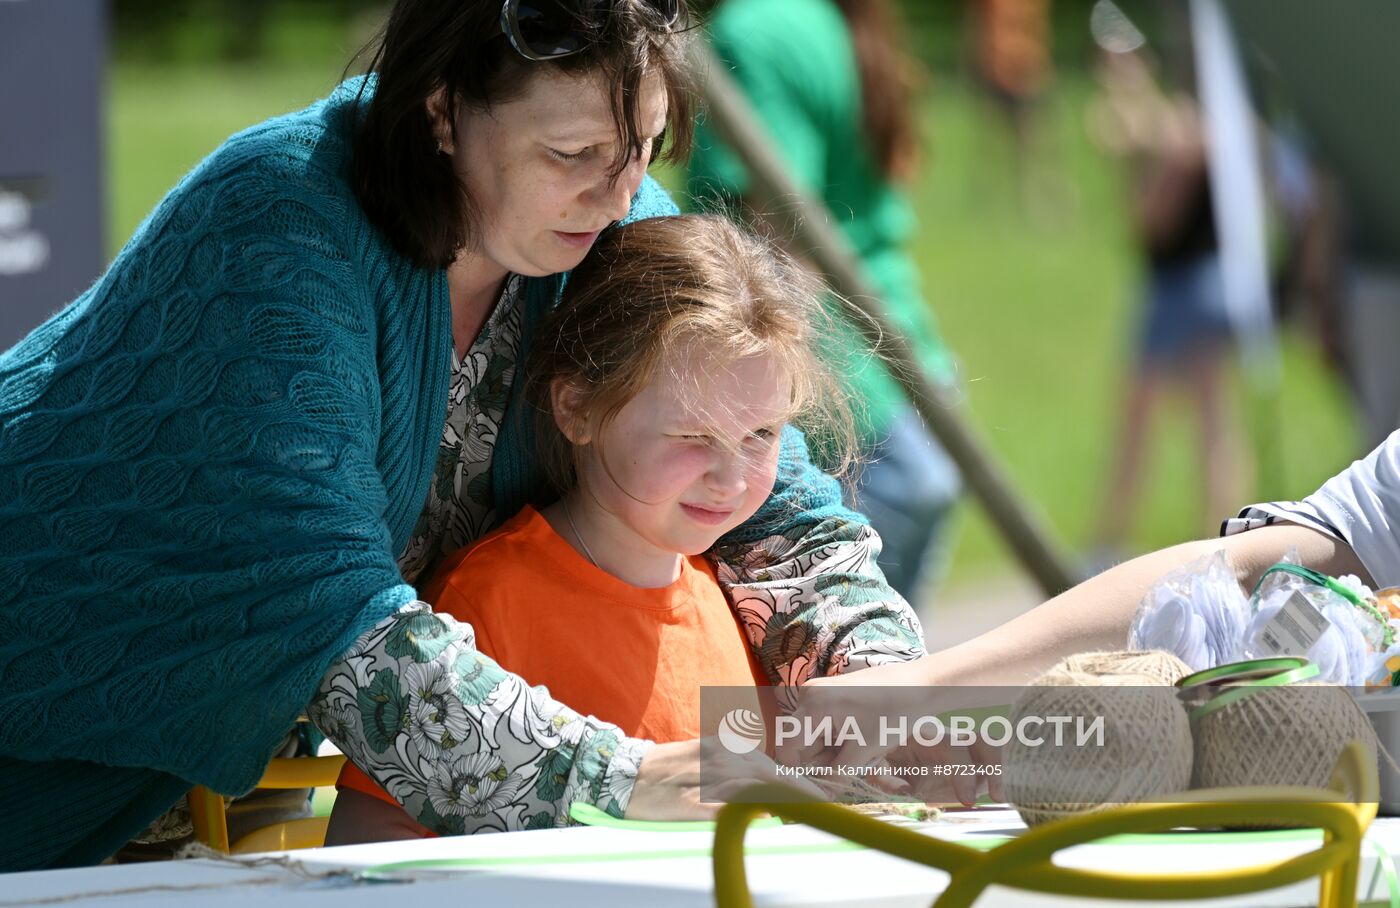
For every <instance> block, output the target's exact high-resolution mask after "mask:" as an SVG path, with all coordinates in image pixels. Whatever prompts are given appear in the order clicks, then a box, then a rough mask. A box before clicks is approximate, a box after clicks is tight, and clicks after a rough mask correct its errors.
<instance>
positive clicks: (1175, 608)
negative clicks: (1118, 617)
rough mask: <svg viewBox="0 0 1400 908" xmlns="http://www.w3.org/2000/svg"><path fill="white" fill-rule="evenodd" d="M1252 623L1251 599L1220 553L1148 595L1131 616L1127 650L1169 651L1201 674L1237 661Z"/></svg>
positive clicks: (1160, 583)
mask: <svg viewBox="0 0 1400 908" xmlns="http://www.w3.org/2000/svg"><path fill="white" fill-rule="evenodd" d="M1249 617H1250V609H1249V599H1248V598H1246V597H1245V594H1244V590H1242V589H1240V582H1239V579H1238V578H1237V577H1236V576H1235V569H1234V568H1233V567H1231V566H1230V561H1229V559H1228V558H1226V557H1225V550H1224V549H1220V550H1218V551H1217V552H1215V553H1214V554H1212V555H1207V556H1206V557H1205V558H1200V559H1198V560H1196V561H1193V562H1192V563H1190V564H1188V565H1185V566H1183V567H1180V568H1177V569H1176V570H1175V571H1172V572H1171V573H1170V574H1167V575H1166V576H1165V577H1163V578H1162V579H1161V580H1159V581H1157V583H1155V584H1154V585H1153V586H1152V589H1150V590H1148V591H1147V595H1146V596H1144V597H1143V600H1142V602H1141V604H1139V605H1138V610H1137V614H1136V615H1134V616H1133V623H1132V626H1131V627H1130V628H1129V631H1128V648H1129V649H1135V650H1149V649H1160V650H1166V651H1167V652H1170V653H1173V654H1175V655H1176V657H1177V658H1179V659H1180V660H1181V661H1182V662H1185V663H1186V664H1187V665H1189V666H1191V669H1192V670H1193V671H1201V670H1203V669H1207V668H1211V667H1212V666H1216V665H1221V664H1223V663H1226V662H1233V661H1235V658H1236V654H1237V653H1238V652H1239V649H1240V645H1241V641H1242V640H1243V638H1244V631H1245V627H1246V625H1248V624H1249Z"/></svg>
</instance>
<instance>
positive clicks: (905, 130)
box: [689, 0, 961, 599]
mask: <svg viewBox="0 0 1400 908" xmlns="http://www.w3.org/2000/svg"><path fill="white" fill-rule="evenodd" d="M709 30H710V34H711V37H712V40H713V41H714V45H715V50H716V52H717V53H718V54H719V55H720V56H721V57H722V58H723V59H724V60H725V62H727V63H728V64H729V65H730V67H731V68H732V69H733V75H734V78H735V80H736V81H737V82H738V84H739V85H740V87H741V88H742V89H743V90H744V93H745V94H746V95H747V96H748V99H749V101H750V102H751V103H752V105H753V109H754V112H755V114H756V115H757V116H758V118H759V120H760V121H761V122H762V124H763V125H764V126H765V127H766V128H767V131H768V134H769V136H770V137H771V138H772V139H773V141H774V143H775V148H776V149H777V151H778V152H779V154H780V155H781V156H782V158H783V160H784V162H785V163H786V164H787V167H788V170H789V172H790V174H791V175H792V177H793V179H794V180H795V181H796V183H797V184H798V185H799V186H801V187H803V188H805V189H806V190H808V191H809V192H810V193H811V194H812V195H813V196H814V197H815V198H818V199H820V200H821V201H823V202H824V203H825V204H826V207H827V209H828V210H829V211H830V212H831V215H832V217H833V218H834V219H835V220H836V222H837V223H838V224H840V225H841V228H842V230H843V232H844V233H845V234H846V237H847V239H849V240H850V242H851V246H852V248H853V250H854V251H855V253H856V254H857V256H859V259H860V263H861V265H862V266H863V267H864V271H865V275H866V277H867V279H868V280H869V281H870V283H871V285H872V286H873V288H874V289H875V290H877V291H878V292H879V294H880V296H881V301H882V302H883V303H884V304H885V309H886V312H887V313H888V315H889V316H890V319H891V320H892V322H893V324H894V325H895V327H897V328H898V329H899V330H900V332H901V333H902V334H903V335H904V336H905V338H906V339H907V340H908V341H909V343H910V344H911V345H912V346H913V348H914V350H915V352H916V353H917V354H918V356H919V359H920V360H921V362H922V365H923V367H924V369H925V370H926V371H927V372H928V374H929V376H930V377H931V378H932V379H933V380H935V381H938V382H944V383H951V382H953V381H954V378H955V376H954V367H953V361H952V358H951V356H950V355H949V353H948V351H947V349H946V348H945V347H944V345H943V342H942V341H941V340H940V338H939V336H938V327H937V325H936V324H935V321H934V317H933V313H932V311H931V309H930V308H929V305H928V302H927V301H926V300H925V299H924V297H923V294H922V292H921V290H920V288H919V274H918V269H917V267H916V266H915V264H914V262H913V261H912V260H911V259H910V257H909V253H908V250H907V248H906V246H907V243H908V240H909V237H910V235H911V233H912V231H913V226H914V221H913V212H912V210H911V208H910V205H909V202H908V200H907V199H906V198H905V195H904V192H903V190H902V187H901V184H902V183H904V182H906V181H907V180H908V179H909V178H911V177H912V176H913V175H914V171H915V167H916V163H917V155H918V142H917V139H918V136H917V130H916V128H915V124H914V119H913V117H914V110H913V101H912V97H911V84H910V83H911V80H910V78H909V73H910V70H911V68H912V62H911V61H910V60H909V58H908V56H907V55H906V54H905V53H904V51H903V47H902V43H901V42H900V40H899V34H898V30H897V26H896V22H895V15H894V10H893V8H892V7H891V4H890V3H889V2H888V0H724V2H722V3H721V4H720V5H719V6H718V7H717V8H716V10H715V13H714V17H713V19H712V20H711V22H710V23H709ZM689 191H690V194H691V196H692V198H693V199H694V200H695V204H696V205H698V206H699V207H702V208H703V207H707V206H709V205H710V204H712V203H713V202H714V201H716V200H718V201H720V202H722V203H724V204H726V205H727V206H730V207H731V208H741V209H745V211H746V216H749V217H752V216H755V215H757V216H758V217H760V218H761V217H762V216H763V212H761V211H758V212H756V211H754V209H753V208H752V207H751V206H750V205H749V203H748V202H747V200H746V196H751V192H750V187H749V186H748V174H747V173H746V172H745V171H744V168H743V166H742V165H741V164H740V162H739V161H738V160H736V159H735V158H734V156H733V153H732V152H731V151H730V150H729V149H728V148H727V147H725V146H724V145H722V144H720V143H719V142H718V141H717V140H716V139H715V138H714V137H713V136H712V135H711V134H710V133H709V132H708V131H707V130H706V129H704V127H703V121H702V126H701V128H700V129H699V130H698V131H697V133H696V143H695V149H694V153H693V156H692V158H691V162H690V181H689ZM847 332H848V334H847V337H846V338H845V339H844V340H837V341H836V342H835V345H836V346H837V348H838V349H841V348H844V349H847V350H850V351H853V353H852V354H850V355H848V362H847V364H846V368H845V369H844V370H843V371H844V372H845V374H846V376H847V388H848V390H849V392H850V394H851V396H852V398H853V399H854V400H855V401H856V403H857V407H858V413H859V415H860V417H861V418H860V424H859V426H858V428H859V429H860V434H861V441H862V447H863V455H864V457H863V459H864V460H866V461H867V465H866V466H865V467H864V469H863V470H861V472H860V474H859V477H858V479H857V482H856V485H855V489H854V493H855V501H854V504H855V506H856V507H857V508H859V509H860V510H861V511H863V512H865V513H866V514H868V515H869V517H870V523H871V526H873V527H874V528H875V530H876V532H877V533H878V534H879V536H880V539H881V541H882V543H883V546H884V548H883V550H882V551H881V553H880V568H881V570H882V571H884V574H885V576H886V577H887V578H888V579H889V582H890V585H891V586H892V587H894V588H895V589H896V590H898V591H899V592H900V593H901V594H902V595H903V596H905V597H907V598H909V599H914V598H915V596H916V594H917V593H918V590H919V587H920V585H921V584H922V583H923V581H924V580H925V579H926V578H928V577H930V576H931V575H933V574H935V573H936V572H937V566H938V564H939V562H940V561H941V549H942V543H943V542H944V536H945V530H946V527H947V522H948V518H949V516H950V511H951V509H952V506H953V504H954V502H955V501H956V499H957V496H958V492H959V489H960V486H961V481H960V478H959V476H958V473H957V470H956V468H955V467H954V466H953V464H952V461H951V460H950V459H949V458H948V456H947V455H946V454H945V453H944V451H943V449H942V448H940V447H939V446H938V443H937V442H936V441H935V440H934V439H933V436H932V435H931V434H930V433H929V430H928V428H927V427H926V426H925V425H924V423H923V420H921V419H920V418H919V416H918V414H917V413H916V412H915V411H914V408H913V407H912V406H911V405H910V403H909V400H908V398H907V397H906V396H905V394H904V392H903V390H902V389H901V388H900V386H899V383H898V382H897V381H896V380H895V378H894V377H893V375H891V373H890V371H889V369H888V368H886V367H885V365H884V364H882V363H881V362H880V361H879V360H878V359H875V358H873V357H870V356H868V355H866V354H863V353H862V352H860V351H863V350H864V349H865V345H864V344H863V343H861V342H860V340H859V336H858V335H857V334H856V332H855V329H854V328H848V329H847Z"/></svg>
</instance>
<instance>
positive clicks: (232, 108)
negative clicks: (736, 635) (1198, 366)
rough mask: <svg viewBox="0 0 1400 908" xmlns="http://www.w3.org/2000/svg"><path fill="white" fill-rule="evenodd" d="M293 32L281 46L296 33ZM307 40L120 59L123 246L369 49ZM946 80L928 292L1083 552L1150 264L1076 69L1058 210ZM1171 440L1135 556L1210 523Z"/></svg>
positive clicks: (1007, 458) (1307, 435) (927, 203)
mask: <svg viewBox="0 0 1400 908" xmlns="http://www.w3.org/2000/svg"><path fill="white" fill-rule="evenodd" d="M278 41H280V42H281V43H278V42H277V41H275V42H274V47H278V48H280V47H282V46H283V44H286V43H287V42H286V41H282V39H278ZM293 43H294V44H295V46H296V47H299V48H302V49H304V50H305V52H304V53H291V52H290V51H288V52H285V53H283V52H279V53H277V54H274V55H272V61H271V62H263V63H260V64H258V65H256V66H235V65H232V64H208V63H203V64H201V63H195V62H182V63H173V64H165V65H154V64H149V63H138V62H131V61H130V60H123V59H121V58H120V57H119V61H118V63H117V64H115V65H114V67H113V69H112V72H111V80H110V86H109V88H110V102H111V103H110V107H109V120H108V129H109V144H108V149H109V152H110V179H109V186H110V193H111V207H110V212H111V215H110V224H111V231H110V236H111V239H112V243H111V247H112V250H113V252H115V250H116V249H117V248H118V247H119V246H120V244H121V243H122V242H124V241H125V240H126V238H127V237H128V236H129V235H130V234H131V232H132V231H133V230H134V229H135V228H136V226H137V225H138V224H139V223H140V221H141V219H142V218H143V217H144V216H145V214H146V213H147V212H148V211H149V210H150V208H151V207H152V206H153V205H154V204H155V203H156V202H157V201H158V200H159V199H160V197H161V196H162V195H163V194H164V193H165V192H166V191H167V190H168V189H169V188H170V187H171V186H173V185H174V184H175V182H176V181H177V180H178V179H179V178H180V176H181V175H182V174H183V173H184V172H185V171H186V170H188V169H189V168H190V167H192V166H193V165H194V164H195V163H197V162H198V161H199V160H200V159H201V158H202V157H203V156H204V155H206V154H208V153H209V152H210V151H211V150H212V149H213V148H214V147H215V146H217V145H218V143H219V142H220V141H222V140H223V139H224V138H225V137H226V136H227V135H229V134H231V133H233V132H235V131H236V130H238V129H241V128H243V127H245V126H248V125H251V124H253V123H255V122H257V121H259V120H261V119H263V118H265V117H268V116H271V115H274V114H278V113H282V112H285V111H289V110H294V109H296V108H298V107H301V106H303V105H305V104H306V103H307V102H309V101H311V100H313V99H314V98H316V97H319V96H321V95H323V94H325V93H326V91H327V90H328V89H329V88H330V87H331V86H332V85H333V84H334V82H335V81H336V79H337V77H338V76H339V74H340V72H341V69H342V68H343V66H344V63H345V60H346V59H347V58H348V53H349V49H350V48H352V47H354V46H355V44H356V42H355V41H352V40H349V39H348V38H347V39H346V40H344V41H339V40H326V39H324V38H323V39H321V40H318V41H313V42H293ZM289 46H290V45H289ZM935 85H936V92H935V93H934V94H932V95H931V97H930V98H929V100H928V101H927V103H926V104H925V105H924V107H923V108H922V111H921V117H922V121H923V125H924V128H925V130H926V132H927V133H928V135H929V138H930V148H931V150H930V153H929V155H928V157H927V160H926V162H925V167H924V172H923V174H922V177H921V179H920V180H919V182H918V185H917V189H916V191H915V193H914V199H915V203H916V208H917V211H918V215H919V218H920V222H921V230H920V232H919V234H918V237H917V240H916V242H915V246H914V253H915V255H916V257H917V259H918V261H919V263H920V265H921V266H922V270H923V274H924V283H925V290H926V294H927V296H928V298H929V300H930V301H931V303H932V305H933V306H934V307H935V309H936V311H937V314H938V318H939V320H940V322H941V324H942V326H943V330H944V333H945V334H946V336H947V338H948V340H949V342H950V344H951V346H952V348H953V349H954V351H956V353H957V355H958V358H959V360H960V362H961V368H962V376H963V379H964V384H965V388H966V397H967V402H968V404H969V413H970V415H971V419H972V421H973V423H974V424H975V425H976V426H977V427H978V428H979V429H980V430H981V431H982V433H983V434H984V436H985V438H986V440H987V442H988V444H989V446H990V447H991V449H992V451H993V452H995V453H996V454H997V455H998V456H999V457H1000V458H1001V459H1002V460H1003V461H1004V463H1005V465H1006V467H1007V469H1008V471H1009V475H1010V477H1011V479H1012V480H1013V482H1014V483H1015V485H1016V487H1017V488H1018V489H1019V490H1020V491H1021V492H1022V493H1023V494H1024V495H1025V497H1026V499H1027V500H1028V501H1030V502H1031V503H1033V505H1034V506H1035V507H1036V509H1037V510H1039V511H1040V512H1041V513H1042V514H1043V515H1044V516H1045V517H1046V518H1047V519H1048V521H1049V524H1050V525H1051V526H1052V527H1053V528H1054V530H1055V531H1056V533H1057V534H1058V535H1059V536H1060V538H1061V539H1062V540H1063V541H1064V542H1065V543H1066V544H1067V545H1069V546H1070V547H1071V548H1073V549H1080V548H1082V547H1083V546H1084V545H1085V544H1086V542H1087V538H1088V534H1089V532H1090V529H1091V522H1092V520H1093V516H1094V512H1095V508H1096V506H1097V504H1098V497H1099V494H1100V486H1101V483H1102V480H1103V477H1104V475H1105V472H1106V469H1107V464H1108V460H1109V455H1110V450H1109V446H1110V445H1111V444H1112V441H1113V432H1114V425H1115V422H1116V415H1115V409H1116V397H1117V395H1118V394H1119V393H1120V389H1121V387H1122V385H1123V378H1124V368H1125V366H1126V365H1127V362H1128V360H1127V356H1128V351H1127V348H1126V346H1125V344H1126V341H1127V338H1128V332H1129V326H1130V324H1131V318H1132V316H1133V313H1134V305H1135V302H1134V292H1135V291H1134V287H1135V281H1136V280H1137V270H1136V269H1137V267H1138V266H1137V263H1136V259H1135V255H1134V253H1133V250H1132V246H1131V241H1130V238H1129V236H1128V234H1127V230H1126V224H1125V222H1124V214H1123V202H1122V187H1121V185H1120V183H1119V179H1118V176H1117V173H1116V170H1115V168H1114V167H1113V165H1112V163H1111V162H1109V161H1106V160H1104V159H1103V158H1102V157H1101V156H1100V155H1099V154H1098V153H1097V152H1096V151H1095V150H1094V149H1093V147H1092V146H1091V145H1090V144H1089V143H1088V141H1087V140H1086V139H1085V137H1084V135H1083V130H1082V127H1081V125H1080V124H1081V121H1082V114H1081V110H1082V106H1083V102H1084V100H1085V98H1086V95H1087V87H1086V86H1085V85H1084V84H1083V83H1082V82H1080V81H1077V80H1076V79H1075V78H1074V77H1073V76H1072V75H1071V76H1066V77H1064V78H1062V80H1061V83H1060V95H1059V98H1058V100H1057V102H1056V103H1055V105H1054V106H1053V108H1052V109H1051V110H1050V129H1049V132H1050V133H1051V134H1052V135H1053V141H1052V142H1051V146H1052V148H1053V149H1054V154H1053V160H1054V161H1056V162H1057V164H1056V169H1057V170H1058V171H1059V172H1060V174H1061V177H1062V178H1063V180H1064V182H1065V183H1066V184H1067V185H1069V186H1072V187H1073V193H1072V194H1073V197H1074V198H1073V204H1072V205H1068V206H1066V207H1065V208H1064V210H1062V211H1060V212H1059V213H1058V214H1057V215H1055V216H1054V217H1053V218H1050V219H1047V220H1046V222H1045V223H1040V224H1033V223H1028V221H1027V219H1025V218H1024V217H1022V216H1021V214H1020V213H1019V211H1018V206H1017V205H1016V204H1015V193H1014V192H1013V191H1012V187H1011V181H1010V180H1009V178H1008V177H1007V176H1006V175H1005V171H1004V169H1003V168H1002V166H1001V165H1002V163H1004V162H1003V161H1002V156H1000V155H999V154H998V153H997V143H996V141H995V133H991V132H989V131H988V130H987V129H986V127H984V126H981V125H979V123H980V120H979V116H978V113H979V111H978V108H977V106H976V105H975V104H974V103H973V102H972V100H971V99H970V97H969V96H968V94H967V93H966V92H964V91H963V90H962V89H961V88H960V87H959V86H958V85H957V84H955V83H950V82H942V83H935ZM1284 353H1285V356H1284V391H1283V398H1284V399H1285V400H1287V401H1288V407H1287V409H1286V410H1285V411H1283V412H1284V413H1285V414H1286V415H1285V416H1283V417H1282V418H1280V419H1278V420H1276V421H1275V423H1274V426H1273V431H1274V433H1275V434H1276V437H1277V439H1278V443H1277V448H1278V450H1279V451H1280V452H1281V456H1282V459H1283V461H1284V466H1285V471H1284V474H1283V482H1282V484H1281V487H1280V488H1277V489H1273V490H1269V491H1268V492H1267V493H1265V494H1267V495H1276V496H1297V495H1302V494H1305V493H1306V492H1308V491H1311V490H1312V489H1313V488H1315V487H1316V486H1317V484H1318V483H1319V482H1320V481H1321V480H1322V479H1324V478H1326V477H1327V476H1329V475H1331V473H1333V472H1335V471H1336V470H1337V469H1338V468H1340V467H1341V466H1343V465H1345V464H1346V463H1347V462H1348V461H1349V459H1350V458H1351V457H1352V456H1354V454H1355V453H1356V452H1357V449H1356V435H1355V431H1354V428H1353V426H1352V422H1351V417H1350V414H1349V412H1348V409H1347V405H1346V403H1345V400H1344V398H1343V396H1342V394H1341V393H1340V391H1339V389H1338V387H1337V385H1336V382H1335V381H1334V380H1333V379H1332V378H1331V377H1329V376H1328V375H1327V374H1326V373H1325V371H1324V370H1323V368H1322V367H1321V366H1320V364H1319V362H1318V360H1317V357H1316V356H1315V355H1314V354H1313V353H1312V351H1311V350H1310V348H1309V347H1308V345H1307V344H1306V343H1305V342H1303V341H1301V340H1299V339H1297V338H1294V337H1291V336H1286V337H1285V344H1284ZM1157 437H1158V438H1159V439H1160V444H1159V445H1158V448H1157V451H1156V453H1155V456H1154V465H1153V469H1152V474H1151V482H1150V493H1149V494H1148V495H1147V497H1146V500H1145V501H1144V502H1143V504H1142V506H1141V511H1140V514H1141V518H1140V520H1139V523H1138V527H1137V529H1136V531H1135V533H1134V536H1133V539H1132V547H1134V548H1138V549H1142V548H1146V547H1155V546H1160V545H1165V544H1169V543H1172V542H1175V541H1180V540H1181V539H1184V538H1186V537H1190V536H1197V535H1200V534H1201V533H1202V532H1203V530H1204V529H1205V527H1206V526H1208V525H1209V522H1208V521H1207V520H1206V519H1205V517H1204V515H1202V514H1201V513H1200V508H1199V503H1198V499H1199V495H1198V493H1197V488H1198V485H1199V483H1198V480H1197V478H1196V475H1195V470H1194V465H1193V455H1192V451H1193V447H1194V440H1193V438H1192V434H1191V425H1190V422H1189V420H1188V418H1187V414H1185V413H1183V412H1181V411H1179V410H1178V411H1173V412H1169V413H1168V414H1167V415H1166V417H1165V418H1164V419H1163V420H1162V421H1161V425H1160V426H1159V432H1158V435H1157ZM1241 503H1242V504H1243V503H1245V502H1241ZM1220 516H1224V515H1211V516H1210V520H1211V521H1214V520H1215V519H1218V517H1220ZM1009 565H1010V562H1009V560H1008V556H1007V555H1006V554H1005V552H1004V551H1003V549H1002V547H1001V546H1000V544H999V543H998V542H997V540H996V538H995V536H994V534H993V533H992V531H991V530H990V528H989V527H988V525H987V524H986V522H985V521H984V520H983V519H982V517H981V516H980V515H979V514H978V513H977V512H976V509H975V508H972V507H969V508H966V509H965V517H964V519H963V521H962V526H961V528H960V533H959V542H958V546H957V550H956V553H955V557H954V560H953V564H952V568H951V578H950V579H951V580H954V581H969V580H975V579H977V578H980V577H986V576H989V575H994V574H997V573H1001V572H1005V571H1007V570H1010V569H1013V568H1011V567H1009Z"/></svg>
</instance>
